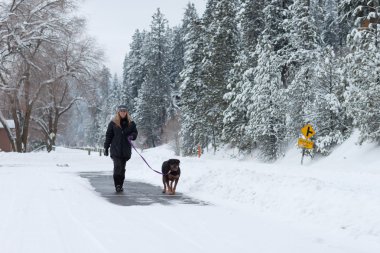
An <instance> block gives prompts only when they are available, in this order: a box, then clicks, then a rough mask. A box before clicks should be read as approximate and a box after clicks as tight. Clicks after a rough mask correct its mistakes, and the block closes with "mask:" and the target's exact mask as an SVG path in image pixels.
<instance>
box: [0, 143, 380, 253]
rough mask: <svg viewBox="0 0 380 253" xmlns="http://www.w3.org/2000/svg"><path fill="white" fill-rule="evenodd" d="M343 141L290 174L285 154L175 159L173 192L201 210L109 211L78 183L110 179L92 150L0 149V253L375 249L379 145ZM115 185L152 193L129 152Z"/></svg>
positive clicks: (294, 159)
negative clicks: (141, 186)
mask: <svg viewBox="0 0 380 253" xmlns="http://www.w3.org/2000/svg"><path fill="white" fill-rule="evenodd" d="M355 141H356V136H353V137H352V138H350V139H349V140H348V141H346V142H345V143H344V144H343V145H341V146H340V147H338V148H337V149H336V150H335V151H334V153H333V154H332V155H331V156H329V157H327V158H324V159H319V160H317V161H316V160H313V161H310V160H308V159H307V160H306V161H305V163H304V165H302V166H301V165H300V160H301V155H300V153H299V151H297V149H296V148H293V149H291V150H290V151H289V152H287V154H286V156H285V157H284V158H283V159H281V160H280V161H278V162H276V163H274V164H264V163H260V162H258V161H256V160H255V159H254V158H249V159H244V160H237V159H235V158H231V155H230V153H231V151H220V152H219V153H217V154H216V155H213V154H206V155H204V156H202V157H201V158H195V157H193V158H188V157H179V159H180V160H181V170H182V176H181V179H180V182H179V184H178V187H177V191H178V192H180V193H183V194H186V195H188V196H191V197H193V198H196V199H200V200H203V201H207V202H209V203H210V205H206V206H199V205H181V204H178V205H169V206H164V205H160V204H153V205H149V206H118V205H114V204H112V203H110V202H108V201H107V200H105V199H103V198H102V197H101V196H100V194H99V193H97V192H96V191H95V190H94V188H93V186H92V185H91V184H90V182H89V181H88V180H87V179H85V178H82V177H80V176H79V173H80V172H92V171H94V172H105V173H110V172H111V171H112V161H111V159H110V158H109V157H103V156H101V157H100V156H99V155H98V154H96V153H93V154H92V155H90V156H89V155H88V154H87V152H86V151H80V150H70V149H64V148H58V149H57V151H56V152H52V153H50V154H47V153H44V152H37V153H29V154H15V153H0V252H4V253H13V252H14V253H22V252H28V253H37V252H38V253H44V252H49V253H50V252H54V253H60V252H81V253H85V252H91V253H96V252H155V253H160V252H167V251H177V252H189V253H190V252H191V253H194V252H218V253H221V252H250V253H251V252H259V253H269V252H270V253H288V252H289V253H298V252H300V253H311V252H316V253H317V252H318V253H330V252H334V253H335V252H341V253H361V252H363V253H378V252H380V166H379V165H380V156H379V155H380V147H379V146H376V145H375V144H364V145H362V146H357V145H355ZM142 154H143V155H144V157H145V158H146V159H147V160H148V162H149V163H150V164H151V165H152V166H153V167H154V169H157V170H160V167H161V164H162V162H163V161H164V160H167V159H169V158H174V157H175V156H174V152H173V151H171V149H170V147H169V146H162V147H158V148H154V149H148V150H144V151H143V152H142ZM126 179H127V180H130V181H141V182H146V183H150V184H154V185H161V178H160V176H159V175H158V174H156V173H154V172H153V171H151V170H150V169H149V168H148V167H147V166H146V165H145V163H144V162H143V161H142V159H141V158H140V157H139V156H138V155H137V154H136V153H134V154H133V157H132V159H131V160H130V161H129V162H128V163H127V173H126ZM109 187H110V189H112V187H113V186H112V182H109ZM126 189H128V186H126Z"/></svg>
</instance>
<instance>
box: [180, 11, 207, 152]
mask: <svg viewBox="0 0 380 253" xmlns="http://www.w3.org/2000/svg"><path fill="white" fill-rule="evenodd" d="M182 29H183V33H184V50H185V51H184V68H183V70H182V71H181V73H180V76H181V81H182V82H181V86H180V97H181V132H180V136H181V149H182V151H183V154H184V155H195V154H196V147H197V145H201V147H202V148H205V147H206V146H207V144H208V137H207V131H206V124H205V122H203V121H202V120H201V116H202V114H203V113H204V110H203V108H204V107H203V103H204V97H205V92H206V89H205V86H204V84H203V81H202V78H201V65H202V60H203V58H204V30H203V26H202V23H201V21H200V19H199V17H198V15H197V12H196V9H195V6H194V4H188V6H187V8H186V11H185V15H184V18H183V24H182Z"/></svg>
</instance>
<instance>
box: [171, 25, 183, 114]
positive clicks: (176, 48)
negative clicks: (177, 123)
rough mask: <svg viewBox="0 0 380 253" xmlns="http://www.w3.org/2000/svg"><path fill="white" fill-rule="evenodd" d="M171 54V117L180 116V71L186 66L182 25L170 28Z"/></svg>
mask: <svg viewBox="0 0 380 253" xmlns="http://www.w3.org/2000/svg"><path fill="white" fill-rule="evenodd" d="M168 31H169V38H168V39H169V42H170V43H169V44H170V49H169V51H170V54H169V60H168V69H169V78H170V86H171V99H170V107H169V108H168V117H169V119H177V118H178V117H179V107H178V103H179V100H180V96H179V86H180V83H181V78H180V73H181V71H182V70H183V67H184V60H183V58H184V39H183V38H184V34H183V30H182V28H180V27H174V28H173V29H169V30H168Z"/></svg>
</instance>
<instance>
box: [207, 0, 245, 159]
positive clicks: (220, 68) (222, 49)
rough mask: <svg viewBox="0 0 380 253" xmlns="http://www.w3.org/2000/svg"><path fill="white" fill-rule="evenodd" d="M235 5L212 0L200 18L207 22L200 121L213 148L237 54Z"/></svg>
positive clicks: (219, 132)
mask: <svg viewBox="0 0 380 253" xmlns="http://www.w3.org/2000/svg"><path fill="white" fill-rule="evenodd" d="M210 2H213V0H210ZM237 4H238V2H237V1H236V0H233V1H231V0H230V1H228V0H219V1H216V4H214V5H213V6H214V9H212V10H206V12H207V11H209V12H210V14H211V15H210V16H211V17H209V16H205V18H204V22H205V23H206V24H208V26H206V39H207V41H208V44H207V47H206V48H205V59H204V61H203V65H202V70H203V73H202V78H203V82H204V84H205V86H206V89H207V93H206V94H205V95H206V97H204V98H203V99H204V101H205V103H204V106H205V107H204V114H203V115H202V116H201V120H202V121H203V122H204V123H206V124H207V125H208V131H207V133H208V135H209V136H210V139H211V143H212V146H213V148H214V151H216V149H217V147H218V146H219V145H220V143H221V137H222V130H223V112H224V111H225V109H226V108H227V103H226V101H225V100H224V99H223V97H224V95H225V94H226V93H227V92H228V88H227V86H228V78H229V73H230V70H231V69H232V67H233V64H234V62H235V60H236V57H237V46H238V37H239V35H238V29H237V20H236V13H237ZM208 6H211V4H210V5H207V7H208ZM207 7H206V9H207ZM209 18H211V19H209Z"/></svg>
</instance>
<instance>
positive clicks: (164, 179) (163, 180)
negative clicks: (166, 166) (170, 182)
mask: <svg viewBox="0 0 380 253" xmlns="http://www.w3.org/2000/svg"><path fill="white" fill-rule="evenodd" d="M162 183H163V184H164V190H163V191H162V193H166V178H165V176H162Z"/></svg>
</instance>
